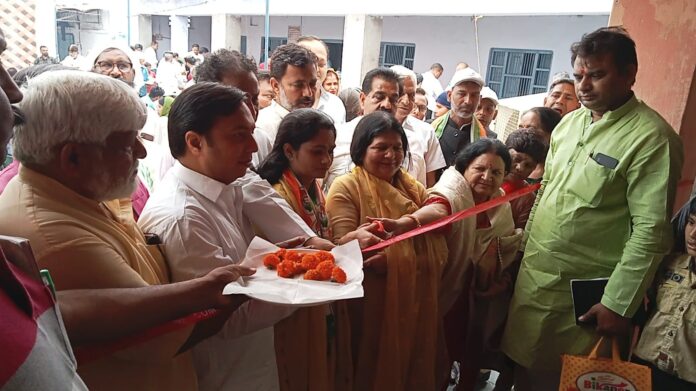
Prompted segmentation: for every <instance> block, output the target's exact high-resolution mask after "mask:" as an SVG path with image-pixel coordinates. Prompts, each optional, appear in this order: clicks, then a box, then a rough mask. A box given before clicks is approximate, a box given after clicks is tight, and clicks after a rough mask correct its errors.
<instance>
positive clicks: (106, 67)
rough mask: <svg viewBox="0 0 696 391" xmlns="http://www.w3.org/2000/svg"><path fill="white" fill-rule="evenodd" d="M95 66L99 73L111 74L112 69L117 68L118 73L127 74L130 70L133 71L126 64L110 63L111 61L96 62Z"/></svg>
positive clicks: (130, 66) (131, 67)
mask: <svg viewBox="0 0 696 391" xmlns="http://www.w3.org/2000/svg"><path fill="white" fill-rule="evenodd" d="M96 66H97V67H98V68H99V70H100V71H102V72H111V70H112V69H114V67H116V68H118V70H119V71H121V72H128V71H130V70H131V69H133V65H131V64H130V63H127V62H116V63H114V62H111V61H99V62H97V64H96Z"/></svg>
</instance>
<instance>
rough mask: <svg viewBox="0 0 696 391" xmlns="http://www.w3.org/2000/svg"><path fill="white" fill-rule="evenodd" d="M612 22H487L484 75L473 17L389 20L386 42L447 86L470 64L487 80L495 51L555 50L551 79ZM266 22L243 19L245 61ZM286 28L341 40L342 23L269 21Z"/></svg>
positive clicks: (283, 31)
mask: <svg viewBox="0 0 696 391" xmlns="http://www.w3.org/2000/svg"><path fill="white" fill-rule="evenodd" d="M250 20H251V21H252V22H251V23H250ZM608 21H609V15H599V16H597V15H593V16H490V17H483V18H481V19H479V20H478V30H479V33H478V35H479V53H480V59H481V69H477V68H478V60H477V56H476V43H475V34H474V23H473V21H472V19H471V17H469V16H456V17H433V16H385V17H384V23H383V27H382V41H383V42H403V43H413V44H415V45H416V57H415V65H414V68H415V69H414V70H415V71H416V72H425V71H427V70H428V69H429V67H430V65H431V64H432V63H433V62H439V63H441V64H442V65H443V66H444V68H445V72H444V75H443V77H442V78H441V80H442V84H443V85H446V84H447V82H448V81H449V79H450V78H451V77H452V74H453V73H454V67H455V65H456V64H457V63H458V62H459V61H464V62H467V63H468V64H469V65H470V66H471V67H473V68H474V69H477V70H479V71H480V72H481V74H482V76H483V77H484V78H485V77H486V68H487V66H488V55H489V53H490V49H491V48H508V49H538V50H551V51H553V62H552V67H551V75H553V74H555V73H557V72H560V71H571V68H570V54H569V53H570V49H569V48H570V45H571V44H572V43H573V42H575V41H577V40H579V39H580V37H581V36H582V34H583V33H586V32H590V31H592V30H595V29H597V28H599V27H603V26H606V25H607V23H608ZM263 22H264V19H263V17H262V16H244V17H242V34H243V35H246V36H247V55H250V56H253V57H254V58H256V59H258V58H259V53H260V50H261V39H262V38H263V34H264V32H263V31H264V26H263ZM250 24H255V25H256V26H251V25H250ZM288 26H302V34H308V35H316V36H318V37H320V38H322V39H339V40H341V39H343V18H340V17H271V36H272V37H287V30H288Z"/></svg>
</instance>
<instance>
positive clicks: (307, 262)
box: [302, 254, 320, 270]
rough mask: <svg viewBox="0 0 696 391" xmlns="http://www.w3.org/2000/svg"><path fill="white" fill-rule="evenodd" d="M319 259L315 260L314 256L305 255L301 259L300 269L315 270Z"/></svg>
mask: <svg viewBox="0 0 696 391" xmlns="http://www.w3.org/2000/svg"><path fill="white" fill-rule="evenodd" d="M319 262H320V261H319V258H317V256H316V255H313V254H306V255H304V256H303V257H302V269H304V270H312V269H316V267H317V265H319Z"/></svg>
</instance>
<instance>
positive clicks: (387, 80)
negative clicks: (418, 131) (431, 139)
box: [324, 68, 402, 189]
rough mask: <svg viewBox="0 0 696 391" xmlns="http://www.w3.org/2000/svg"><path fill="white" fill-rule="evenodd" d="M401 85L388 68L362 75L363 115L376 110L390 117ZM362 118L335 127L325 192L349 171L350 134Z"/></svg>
mask: <svg viewBox="0 0 696 391" xmlns="http://www.w3.org/2000/svg"><path fill="white" fill-rule="evenodd" d="M401 90H402V86H401V85H400V83H399V75H397V74H396V73H395V72H394V71H392V70H391V69H388V68H375V69H373V70H371V71H369V72H367V74H366V75H365V78H364V79H363V82H362V92H361V93H360V105H361V106H362V108H363V115H367V114H370V113H372V112H375V111H377V110H382V111H386V112H387V113H390V114H392V115H394V114H395V113H396V104H397V102H398V100H399V96H400V92H401ZM361 119H362V116H360V117H356V118H355V119H353V120H352V121H350V122H347V123H345V124H343V125H342V126H338V127H337V129H336V148H335V149H334V160H333V163H332V164H331V168H329V172H328V173H327V174H326V180H325V181H324V187H325V188H326V189H328V188H329V187H330V186H331V184H332V183H333V181H334V179H336V178H337V177H339V176H341V175H343V174H346V173H348V172H349V171H350V169H351V166H352V164H353V161H352V160H351V158H350V143H351V142H352V141H353V133H354V132H355V127H356V126H357V125H358V122H360V120H361Z"/></svg>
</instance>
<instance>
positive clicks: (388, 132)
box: [326, 112, 447, 391]
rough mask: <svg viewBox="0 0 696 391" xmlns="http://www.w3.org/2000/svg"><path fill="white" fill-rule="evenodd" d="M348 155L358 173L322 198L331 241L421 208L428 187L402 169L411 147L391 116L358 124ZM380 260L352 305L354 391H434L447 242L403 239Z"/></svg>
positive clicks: (439, 238)
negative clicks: (376, 221) (362, 293)
mask: <svg viewBox="0 0 696 391" xmlns="http://www.w3.org/2000/svg"><path fill="white" fill-rule="evenodd" d="M350 152H351V158H352V160H353V163H355V165H356V167H355V168H354V169H353V170H352V171H351V172H350V173H348V174H346V175H343V176H341V177H338V178H337V179H336V180H335V181H334V182H333V184H332V186H331V188H330V189H329V194H328V197H327V203H326V206H327V212H328V214H329V221H330V226H331V229H332V231H333V235H334V238H340V237H342V236H343V235H345V234H346V233H347V232H350V231H352V230H355V229H356V228H358V227H359V226H361V225H363V224H368V223H370V222H371V220H370V218H380V217H382V218H399V217H402V216H404V215H408V214H410V213H413V212H415V211H416V210H418V209H419V208H420V207H421V206H422V205H423V204H424V203H425V201H426V199H427V193H426V191H425V188H424V187H423V186H422V185H421V184H420V183H418V182H417V181H416V180H415V179H414V178H412V177H411V176H410V175H408V173H406V172H405V171H403V170H402V169H401V165H402V163H403V160H404V158H405V155H406V154H407V153H408V141H407V139H406V135H405V133H404V130H403V128H402V127H401V124H399V123H398V121H396V120H395V119H394V117H393V116H391V115H389V114H387V113H384V112H375V113H372V114H368V115H366V116H365V117H363V119H362V120H361V121H360V122H359V123H358V125H357V127H356V128H355V133H354V135H353V140H352V143H351V148H350ZM378 259H379V258H376V259H375V258H373V259H372V261H371V262H369V263H366V269H365V279H364V281H363V287H364V289H365V297H364V298H362V299H358V300H351V301H350V302H349V314H350V318H351V319H350V320H351V330H352V341H351V342H352V343H351V344H352V348H353V363H354V366H355V375H354V376H355V378H354V390H361V391H362V390H366V391H369V390H435V389H436V380H435V370H436V365H435V361H436V352H437V347H438V330H439V317H438V288H439V281H440V272H441V270H442V267H443V265H444V263H445V262H446V260H447V246H446V243H445V240H444V237H443V236H442V235H439V234H426V235H421V236H418V237H415V238H413V239H408V240H404V241H401V242H398V243H395V244H393V245H391V246H389V247H388V248H386V250H385V251H384V257H383V258H382V260H381V262H378V261H377V260H378Z"/></svg>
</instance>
